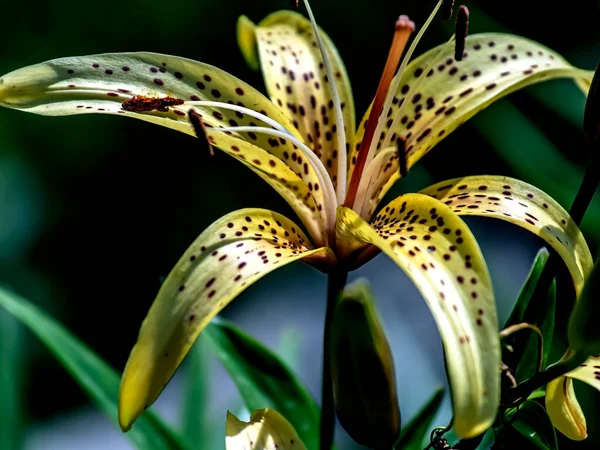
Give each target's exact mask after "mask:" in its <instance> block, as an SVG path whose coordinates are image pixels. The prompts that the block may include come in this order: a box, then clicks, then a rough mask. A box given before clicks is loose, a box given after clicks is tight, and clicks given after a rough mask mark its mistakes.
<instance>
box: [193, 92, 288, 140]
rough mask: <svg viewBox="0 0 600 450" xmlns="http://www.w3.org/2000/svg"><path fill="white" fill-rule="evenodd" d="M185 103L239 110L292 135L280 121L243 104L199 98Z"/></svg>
mask: <svg viewBox="0 0 600 450" xmlns="http://www.w3.org/2000/svg"><path fill="white" fill-rule="evenodd" d="M185 104H186V105H191V106H212V107H215V108H221V109H227V110H231V111H236V112H240V113H242V114H246V115H248V116H250V117H254V118H255V119H258V120H260V121H262V122H264V123H266V124H267V125H270V126H272V127H273V128H275V129H276V130H279V131H281V132H283V133H287V134H289V135H290V136H294V135H293V133H292V132H291V131H290V130H288V129H287V128H285V127H284V126H283V125H282V124H281V123H279V122H277V121H276V120H273V119H271V118H270V117H269V116H266V115H265V114H262V113H259V112H257V111H254V110H252V109H249V108H245V107H243V106H239V105H232V104H230V103H224V102H213V101H210V100H199V101H192V102H185Z"/></svg>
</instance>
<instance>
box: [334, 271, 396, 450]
mask: <svg viewBox="0 0 600 450" xmlns="http://www.w3.org/2000/svg"><path fill="white" fill-rule="evenodd" d="M330 345H331V374H332V380H333V390H334V395H335V405H336V410H337V415H338V418H339V420H340V423H341V424H342V426H343V427H344V429H345V430H346V431H347V432H348V434H349V435H350V436H351V437H352V438H353V439H354V440H355V441H356V442H358V443H359V444H362V445H365V446H367V447H369V448H372V449H375V450H379V449H385V450H389V449H390V448H392V446H393V445H394V443H395V442H396V440H397V439H398V435H399V433H400V407H399V405H398V397H397V392H396V377H395V373H394V362H393V359H392V353H391V350H390V346H389V344H388V342H387V339H386V337H385V335H384V333H383V329H382V327H381V324H380V322H379V318H378V314H377V311H376V309H375V302H374V300H373V294H372V292H371V289H370V287H369V284H368V283H367V282H366V281H365V280H358V281H357V282H355V283H353V284H352V285H350V286H348V287H347V288H346V290H345V291H344V295H343V297H342V299H341V300H340V303H339V305H338V307H337V309H336V311H335V316H334V319H333V324H332V333H331V342H330Z"/></svg>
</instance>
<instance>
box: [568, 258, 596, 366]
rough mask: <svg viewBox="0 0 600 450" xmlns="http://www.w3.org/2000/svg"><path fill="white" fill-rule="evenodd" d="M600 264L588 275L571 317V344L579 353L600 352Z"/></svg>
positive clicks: (591, 353) (569, 336) (569, 330)
mask: <svg viewBox="0 0 600 450" xmlns="http://www.w3.org/2000/svg"><path fill="white" fill-rule="evenodd" d="M599 297H600V264H596V266H595V267H594V269H593V270H592V273H591V274H590V276H589V277H588V279H587V281H586V284H585V287H584V288H583V291H582V293H581V296H580V297H579V299H578V300H577V302H576V303H575V307H574V308H573V312H572V313H571V318H570V319H569V329H568V334H567V336H568V338H569V346H570V347H571V348H572V349H573V350H575V352H577V353H583V354H586V355H598V354H600V327H599V326H598V323H599V322H600V298H599Z"/></svg>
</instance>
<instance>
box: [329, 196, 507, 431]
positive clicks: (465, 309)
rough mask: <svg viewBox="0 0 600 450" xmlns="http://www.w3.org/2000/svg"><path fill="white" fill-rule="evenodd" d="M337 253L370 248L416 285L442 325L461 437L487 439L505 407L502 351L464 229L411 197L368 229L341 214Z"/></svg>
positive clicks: (477, 256) (432, 203)
mask: <svg viewBox="0 0 600 450" xmlns="http://www.w3.org/2000/svg"><path fill="white" fill-rule="evenodd" d="M337 233H338V237H339V241H338V246H340V247H341V246H346V245H348V244H350V245H351V246H352V241H356V242H358V243H362V244H363V245H364V244H372V245H374V246H376V247H378V248H379V249H381V250H382V251H383V252H384V253H385V254H386V255H387V256H389V257H390V258H391V259H392V260H393V261H394V262H395V263H396V264H397V265H398V266H399V267H400V268H401V269H402V270H404V272H405V273H406V274H407V275H408V276H409V277H410V278H411V280H412V281H413V282H414V283H415V286H416V287H417V288H418V289H419V290H420V292H421V294H422V295H423V297H424V299H425V301H426V302H427V305H428V306H429V309H430V310H431V312H432V314H433V317H434V319H435V321H436V323H437V326H438V329H439V332H440V335H441V337H442V340H443V343H444V349H445V352H446V363H447V370H448V377H449V381H450V386H451V388H452V400H453V407H454V427H455V430H456V432H457V433H458V435H459V436H461V437H463V438H469V437H473V436H477V435H479V434H481V433H483V432H484V431H485V430H486V429H488V428H489V427H490V425H491V424H492V423H493V421H494V419H495V417H496V413H497V410H498V405H499V400H500V371H499V369H498V368H499V366H500V345H499V340H498V324H497V318H496V306H495V303H494V296H493V292H492V285H491V281H490V278H489V274H488V271H487V267H486V264H485V261H484V260H483V256H482V255H481V251H480V250H479V246H478V245H477V242H476V241H475V238H474V237H473V235H472V233H471V231H470V230H469V228H468V227H467V225H466V224H465V223H464V222H463V221H462V220H461V219H460V217H458V216H457V215H456V214H454V213H453V212H452V210H451V209H450V208H449V207H448V206H446V205H444V204H443V203H441V202H440V201H438V200H436V199H433V198H431V197H428V196H425V195H421V194H407V195H403V196H400V197H398V198H397V199H395V200H394V201H392V202H391V203H390V204H388V205H387V206H386V207H385V208H384V209H383V210H382V211H381V212H380V213H379V215H378V216H377V217H376V218H375V219H374V221H373V222H372V224H371V225H369V224H367V223H366V222H364V221H363V220H362V219H361V218H360V216H358V215H357V214H356V213H355V212H354V211H352V210H350V209H348V208H344V207H339V208H338V223H337Z"/></svg>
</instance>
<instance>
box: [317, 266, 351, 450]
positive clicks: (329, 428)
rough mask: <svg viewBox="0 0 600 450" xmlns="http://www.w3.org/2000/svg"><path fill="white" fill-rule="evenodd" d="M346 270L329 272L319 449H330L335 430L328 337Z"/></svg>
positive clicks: (324, 331)
mask: <svg viewBox="0 0 600 450" xmlns="http://www.w3.org/2000/svg"><path fill="white" fill-rule="evenodd" d="M347 279H348V272H346V271H333V272H331V273H330V274H329V280H328V286H327V312H326V313H325V329H324V330H323V379H322V386H321V439H320V446H319V448H320V450H330V449H331V446H332V445H333V436H334V432H335V406H334V402H333V383H332V381H331V365H330V364H331V363H330V359H331V358H330V339H331V322H332V321H333V315H334V312H335V308H336V306H337V304H338V301H339V299H340V297H341V296H342V293H343V291H344V286H345V285H346V280H347Z"/></svg>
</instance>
